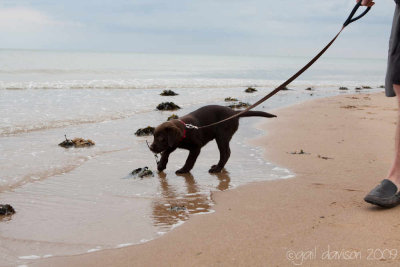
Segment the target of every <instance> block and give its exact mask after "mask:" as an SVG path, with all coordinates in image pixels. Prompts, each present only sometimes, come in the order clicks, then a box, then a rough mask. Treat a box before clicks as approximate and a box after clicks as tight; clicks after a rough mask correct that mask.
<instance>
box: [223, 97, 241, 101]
mask: <svg viewBox="0 0 400 267" xmlns="http://www.w3.org/2000/svg"><path fill="white" fill-rule="evenodd" d="M235 101H239V100H238V99H237V98H233V97H227V98H225V102H235Z"/></svg>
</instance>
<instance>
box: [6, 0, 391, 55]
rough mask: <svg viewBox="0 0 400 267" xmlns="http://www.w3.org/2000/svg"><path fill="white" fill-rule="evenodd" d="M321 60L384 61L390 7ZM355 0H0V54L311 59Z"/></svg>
mask: <svg viewBox="0 0 400 267" xmlns="http://www.w3.org/2000/svg"><path fill="white" fill-rule="evenodd" d="M376 2H377V3H376V5H375V6H374V7H373V9H372V10H371V11H370V13H369V14H368V15H367V16H366V17H364V18H363V19H362V20H360V21H357V22H356V23H355V24H352V25H350V26H349V27H348V28H347V29H346V30H345V32H344V33H343V35H342V36H341V37H340V39H339V40H338V42H337V44H335V46H334V47H333V48H332V49H330V51H329V56H340V57H376V58H384V57H386V53H387V46H388V38H389V33H390V26H391V20H392V16H393V11H394V8H395V4H394V2H393V0H376ZM354 4H355V0H274V1H272V0H162V1H161V0H130V1H128V0H0V36H1V42H0V48H13V49H57V50H89V51H118V52H125V51H129V52H146V53H195V54H234V55H299V56H309V55H312V54H315V52H316V51H318V50H319V49H320V48H321V47H323V46H324V45H325V44H326V43H327V42H328V41H329V40H330V39H331V38H332V37H333V36H334V35H335V34H336V33H337V32H338V30H339V29H340V27H341V24H342V23H343V21H344V20H345V19H346V17H347V16H348V14H349V12H350V10H351V9H352V7H353V6H354Z"/></svg>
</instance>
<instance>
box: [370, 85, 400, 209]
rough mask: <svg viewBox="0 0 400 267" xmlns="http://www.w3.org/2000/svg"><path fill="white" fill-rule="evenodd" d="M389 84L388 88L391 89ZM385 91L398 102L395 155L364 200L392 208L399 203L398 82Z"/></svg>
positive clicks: (399, 104)
mask: <svg viewBox="0 0 400 267" xmlns="http://www.w3.org/2000/svg"><path fill="white" fill-rule="evenodd" d="M391 88H392V86H390V88H389V89H391ZM386 93H390V94H391V95H396V99H397V104H398V107H399V108H398V111H397V112H398V113H397V129H396V141H395V156H394V161H393V165H392V167H391V168H390V171H389V173H388V176H387V178H386V179H383V180H382V181H381V183H380V184H379V185H378V186H376V187H375V188H374V189H372V191H371V192H369V194H368V195H366V196H365V197H364V200H365V201H366V202H368V203H371V204H374V205H378V206H381V207H385V208H392V207H395V206H397V205H399V204H400V192H399V191H398V188H400V83H398V82H396V84H393V90H386Z"/></svg>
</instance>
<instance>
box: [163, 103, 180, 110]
mask: <svg viewBox="0 0 400 267" xmlns="http://www.w3.org/2000/svg"><path fill="white" fill-rule="evenodd" d="M180 108H181V107H180V106H178V105H176V104H175V103H174V102H163V103H161V104H159V105H158V106H157V109H158V110H177V109H180Z"/></svg>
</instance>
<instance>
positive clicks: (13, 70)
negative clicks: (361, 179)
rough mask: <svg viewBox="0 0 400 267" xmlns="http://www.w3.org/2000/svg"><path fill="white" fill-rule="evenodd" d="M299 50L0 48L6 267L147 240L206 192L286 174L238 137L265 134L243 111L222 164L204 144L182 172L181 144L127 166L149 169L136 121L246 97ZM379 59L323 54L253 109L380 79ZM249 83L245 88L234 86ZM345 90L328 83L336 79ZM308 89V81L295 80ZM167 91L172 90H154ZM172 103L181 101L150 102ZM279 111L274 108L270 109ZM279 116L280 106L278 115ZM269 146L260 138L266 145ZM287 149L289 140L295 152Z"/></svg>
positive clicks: (206, 201)
mask: <svg viewBox="0 0 400 267" xmlns="http://www.w3.org/2000/svg"><path fill="white" fill-rule="evenodd" d="M307 61H308V58H304V57H268V56H259V57H245V56H210V55H167V54H135V53H89V52H63V51H21V50H0V114H1V116H0V170H1V172H0V203H9V204H11V205H12V206H13V207H14V208H15V210H16V211H17V213H16V214H15V215H13V216H11V217H4V218H0V233H1V236H0V256H1V258H2V259H4V261H3V263H4V264H8V265H14V264H16V263H18V264H21V263H26V262H29V261H31V260H34V259H38V258H46V257H50V256H57V255H72V254H79V253H86V252H87V253H90V252H93V251H98V250H101V249H107V248H118V247H123V246H127V245H133V244H138V243H141V242H146V241H148V240H151V239H154V238H156V237H158V236H160V235H163V234H164V233H166V232H168V231H170V230H171V229H173V228H175V227H176V226H178V225H180V224H181V223H182V222H184V221H186V220H187V219H188V218H189V216H191V215H194V214H204V213H210V212H212V211H213V209H212V207H213V205H214V202H213V200H212V198H211V193H210V192H212V191H224V190H227V189H229V188H234V187H236V186H239V185H242V184H246V183H250V182H257V181H266V180H272V179H285V178H290V177H293V176H294V174H293V173H292V172H291V171H290V170H287V169H285V168H284V167H282V166H279V167H278V166H274V165H273V164H271V163H269V162H268V161H265V159H264V158H263V156H262V149H261V148H259V147H253V146H250V145H249V144H248V143H247V142H246V140H248V139H249V138H254V137H256V136H257V135H260V134H265V133H262V132H260V131H259V130H257V129H255V127H254V124H256V123H258V122H260V121H262V120H265V118H244V119H241V120H240V127H239V130H238V132H237V133H236V134H235V136H234V138H233V139H232V141H231V150H232V156H231V158H230V160H229V161H228V163H227V165H226V170H225V171H224V172H223V173H220V174H209V173H208V171H207V170H208V169H209V167H210V166H211V165H213V164H215V163H216V162H218V156H219V153H218V149H217V146H216V144H215V143H214V142H211V143H210V144H208V145H207V146H206V147H205V148H204V149H203V150H202V152H201V154H200V156H199V158H198V160H197V162H196V165H195V167H194V168H193V170H192V171H191V173H190V174H187V175H179V176H178V175H176V174H175V171H176V170H177V169H179V168H180V167H182V165H183V163H184V161H185V159H186V157H187V151H180V150H178V151H176V152H174V153H173V154H172V155H171V157H170V162H169V163H168V166H167V169H166V170H165V171H164V172H162V173H157V172H155V174H154V176H153V177H148V178H142V179H141V178H135V177H133V176H132V175H130V172H131V171H132V170H133V169H136V168H139V167H144V166H148V167H149V168H150V169H152V170H156V163H155V160H154V157H153V154H152V153H150V151H149V150H148V148H147V146H146V141H148V142H151V141H152V137H136V136H135V135H134V133H135V131H136V130H137V129H138V128H144V127H147V126H157V125H158V124H160V123H162V122H164V121H165V120H166V119H167V117H168V116H170V115H171V114H172V113H176V114H177V115H184V114H186V113H189V112H191V111H193V110H195V109H197V108H199V107H201V106H203V105H207V104H219V105H227V104H228V103H226V102H225V101H224V99H225V98H226V97H234V98H238V99H239V100H240V101H243V102H249V103H254V102H255V101H257V100H258V99H260V98H261V97H262V96H264V95H265V94H267V93H268V92H270V91H271V90H273V89H274V88H275V87H276V86H278V85H279V84H280V83H281V82H283V81H284V80H286V79H287V78H288V77H290V76H291V75H292V74H293V73H295V72H296V71H297V69H299V68H300V67H302V66H303V65H304V64H305V63H306V62H307ZM385 65H386V62H385V59H340V58H322V59H321V60H320V61H319V62H318V63H316V64H315V65H314V66H313V67H312V68H311V69H310V70H308V71H307V72H306V73H305V74H304V75H302V76H301V77H300V78H299V79H298V80H297V81H295V82H293V83H292V84H291V85H290V86H289V89H290V90H287V91H281V92H279V93H278V94H277V95H276V96H274V97H272V98H271V99H270V100H268V101H267V102H265V103H263V104H262V105H260V106H259V107H258V108H257V109H258V110H263V111H271V110H274V109H277V108H280V107H284V106H288V105H292V104H295V103H299V102H302V101H306V100H310V99H314V98H320V97H327V96H333V95H338V94H343V93H356V92H359V91H356V90H355V87H361V86H370V87H372V89H363V90H361V92H368V93H370V92H377V91H382V90H383V89H381V88H379V87H380V86H381V85H382V84H383V80H384V73H385ZM249 86H252V87H255V88H257V90H258V91H257V92H255V93H253V94H249V93H245V92H244V89H246V88H247V87H249ZM344 86H345V87H347V88H348V90H339V87H344ZM307 88H311V90H306V89H307ZM165 89H171V90H174V91H175V92H176V93H178V94H179V95H178V96H174V97H164V96H160V93H161V92H162V90H165ZM166 101H173V102H175V103H176V104H178V105H179V106H180V107H181V108H182V109H180V110H178V111H176V112H161V111H156V106H157V105H158V104H159V103H161V102H166ZM278 115H279V114H278ZM276 119H279V116H278V118H276ZM64 135H66V136H67V137H68V138H74V137H82V138H90V139H92V140H93V141H95V143H96V145H95V146H94V147H90V148H79V149H78V148H72V149H64V148H62V147H59V146H58V145H57V144H58V143H60V142H62V141H63V140H64ZM265 149H268V148H265ZM295 149H296V148H294V150H295Z"/></svg>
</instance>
